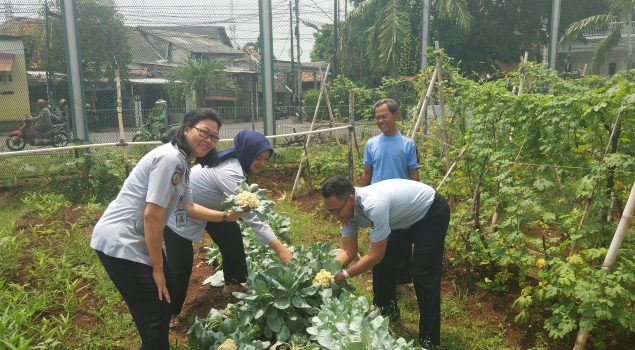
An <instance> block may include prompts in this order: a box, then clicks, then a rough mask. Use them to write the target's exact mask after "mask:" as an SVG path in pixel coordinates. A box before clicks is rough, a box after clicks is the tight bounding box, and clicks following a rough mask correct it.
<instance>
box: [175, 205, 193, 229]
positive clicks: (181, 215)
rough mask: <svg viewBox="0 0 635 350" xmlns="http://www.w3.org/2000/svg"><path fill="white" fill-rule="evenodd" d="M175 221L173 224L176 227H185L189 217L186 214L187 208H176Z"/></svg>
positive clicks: (187, 224)
mask: <svg viewBox="0 0 635 350" xmlns="http://www.w3.org/2000/svg"><path fill="white" fill-rule="evenodd" d="M175 213H176V222H175V223H174V225H175V226H176V227H187V226H189V223H190V221H189V218H188V216H187V210H185V209H177V210H176V212H175Z"/></svg>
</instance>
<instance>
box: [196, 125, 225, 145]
mask: <svg viewBox="0 0 635 350" xmlns="http://www.w3.org/2000/svg"><path fill="white" fill-rule="evenodd" d="M192 128H194V129H196V130H197V131H198V136H200V137H202V138H204V139H208V140H210V141H212V142H218V140H220V137H218V134H212V133H211V132H209V131H207V130H205V129H199V128H197V127H195V126H193V127H192Z"/></svg>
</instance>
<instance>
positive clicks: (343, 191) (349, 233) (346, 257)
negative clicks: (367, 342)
mask: <svg viewBox="0 0 635 350" xmlns="http://www.w3.org/2000/svg"><path fill="white" fill-rule="evenodd" d="M322 197H323V198H322V199H323V201H324V207H325V208H326V210H327V211H329V212H330V213H331V214H332V215H334V216H335V217H337V219H338V220H339V221H340V222H341V223H342V230H341V234H342V250H341V251H340V253H339V254H338V255H337V256H336V257H335V259H336V260H339V261H340V262H341V263H342V266H343V267H344V269H343V270H342V272H340V273H339V274H337V276H335V282H336V283H340V282H342V281H343V280H344V279H348V278H351V277H353V276H357V275H359V274H361V273H362V272H364V271H367V270H369V269H370V268H372V269H373V294H374V303H375V305H377V306H378V307H379V308H380V309H381V310H382V313H383V314H384V315H387V316H389V317H390V319H391V320H392V321H397V320H399V309H398V307H397V301H396V296H395V285H396V283H397V281H396V278H397V274H396V271H397V269H398V263H399V259H400V257H401V256H402V255H403V254H404V253H405V252H406V251H407V250H409V249H411V247H412V244H414V251H413V254H412V266H411V272H412V279H413V284H414V288H415V293H416V294H417V302H418V304H419V341H420V342H421V345H423V346H425V347H432V348H435V347H438V346H439V345H440V342H441V339H440V338H441V263H442V260H443V248H444V241H445V235H446V233H447V231H448V226H449V223H450V207H449V206H448V204H447V202H446V201H445V199H444V198H443V197H442V196H441V195H440V194H439V193H438V192H437V191H435V190H434V188H432V187H430V186H428V185H426V184H423V183H420V182H416V181H410V180H404V179H390V180H384V181H381V182H378V183H375V184H372V185H370V186H366V187H353V184H352V183H351V182H350V181H349V180H348V179H346V178H344V177H342V176H332V177H330V178H329V179H327V180H326V182H325V183H324V185H323V186H322ZM359 227H370V245H371V246H370V251H369V252H368V254H366V255H364V256H362V257H361V258H360V259H359V260H358V261H357V262H355V263H353V264H351V262H352V261H353V258H354V257H355V256H356V255H357V232H358V229H359ZM349 264H351V265H350V266H349Z"/></svg>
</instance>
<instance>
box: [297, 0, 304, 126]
mask: <svg viewBox="0 0 635 350" xmlns="http://www.w3.org/2000/svg"><path fill="white" fill-rule="evenodd" d="M295 45H296V52H295V54H296V55H297V59H296V60H295V62H296V64H297V65H296V67H297V69H296V71H297V76H296V83H297V84H298V85H297V86H298V87H297V88H296V90H295V93H296V95H297V96H298V106H299V108H300V110H299V111H298V121H302V119H303V118H304V110H303V109H302V104H303V103H304V101H303V100H302V63H301V60H300V56H302V52H301V51H300V0H295Z"/></svg>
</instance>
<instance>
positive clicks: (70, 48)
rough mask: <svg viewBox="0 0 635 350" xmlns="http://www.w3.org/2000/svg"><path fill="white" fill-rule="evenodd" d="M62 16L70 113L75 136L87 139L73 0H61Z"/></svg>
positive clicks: (82, 81) (80, 63) (80, 62)
mask: <svg viewBox="0 0 635 350" xmlns="http://www.w3.org/2000/svg"><path fill="white" fill-rule="evenodd" d="M61 7H62V18H63V22H64V39H65V42H66V45H65V47H66V57H67V60H66V65H67V70H66V72H67V74H68V96H69V97H70V99H71V102H72V103H71V105H70V108H71V114H72V117H73V131H74V133H75V138H76V139H78V140H81V141H88V125H87V123H86V111H85V110H84V108H85V107H84V106H85V105H84V79H83V77H82V60H81V52H80V50H79V36H78V34H79V33H78V30H77V28H78V24H77V6H76V3H75V1H73V0H62V1H61Z"/></svg>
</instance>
